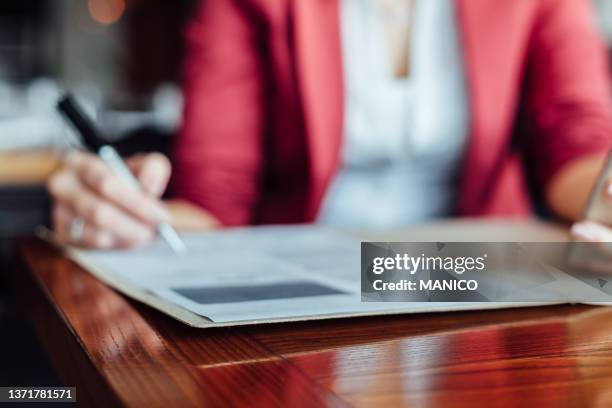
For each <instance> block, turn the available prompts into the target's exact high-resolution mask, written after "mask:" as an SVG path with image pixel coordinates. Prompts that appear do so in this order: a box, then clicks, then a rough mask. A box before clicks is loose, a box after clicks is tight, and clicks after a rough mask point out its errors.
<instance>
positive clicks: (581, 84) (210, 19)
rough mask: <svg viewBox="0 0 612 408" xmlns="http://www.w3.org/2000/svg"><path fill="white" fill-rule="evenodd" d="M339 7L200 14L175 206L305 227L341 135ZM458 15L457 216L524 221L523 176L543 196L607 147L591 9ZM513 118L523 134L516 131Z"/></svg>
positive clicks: (483, 1) (602, 75) (288, 0)
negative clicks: (464, 97) (461, 140)
mask: <svg viewBox="0 0 612 408" xmlns="http://www.w3.org/2000/svg"><path fill="white" fill-rule="evenodd" d="M338 3H339V0H207V1H206V0H205V1H204V2H203V3H202V6H201V7H200V10H199V12H198V14H197V18H195V20H194V22H193V24H192V25H191V26H190V28H189V30H188V33H187V37H188V52H187V59H186V69H185V97H186V105H185V111H184V124H183V127H182V131H181V132H180V136H179V138H178V143H177V146H176V150H175V156H174V161H175V177H174V180H173V187H174V192H175V193H176V195H177V196H179V197H181V198H185V199H188V200H190V201H192V202H194V203H197V204H199V205H201V206H202V207H204V208H206V209H207V210H209V211H211V212H212V213H213V214H214V215H215V216H217V217H218V218H219V219H220V220H221V221H222V222H224V223H225V224H227V225H241V224H250V223H281V222H282V223H289V222H305V221H311V220H313V219H314V217H316V214H317V210H318V208H319V205H320V203H321V199H322V197H323V196H324V194H325V191H326V188H327V186H328V185H329V182H330V180H331V178H332V177H333V175H334V173H335V172H336V171H337V167H338V156H339V155H338V153H339V147H340V144H341V138H342V126H343V125H342V121H343V99H344V93H343V79H342V75H343V74H342V73H343V71H342V61H341V56H342V53H341V44H340V35H339V7H338ZM456 8H457V16H458V22H459V31H460V42H461V46H462V52H463V59H464V64H465V67H466V72H467V74H466V75H467V83H468V94H469V109H470V115H471V117H470V119H471V122H470V123H471V124H470V137H469V146H468V151H467V154H466V158H465V164H464V166H463V169H462V178H461V179H462V182H461V185H460V186H459V193H458V198H457V208H456V210H457V211H456V212H457V214H459V215H504V216H517V215H528V214H530V212H531V201H530V197H529V194H528V191H527V187H526V186H527V180H526V177H525V175H526V174H528V175H529V176H530V179H532V180H533V181H534V182H535V183H537V186H538V189H539V190H540V191H541V190H543V189H544V188H545V187H546V185H547V183H548V182H549V181H550V180H551V178H552V177H553V176H554V175H555V174H556V173H557V171H558V170H559V169H560V168H561V167H563V166H564V165H565V164H566V163H568V162H569V161H570V160H573V159H575V158H577V157H580V156H584V155H587V154H591V153H595V152H598V153H599V152H605V151H607V150H608V149H610V147H611V146H612V118H611V116H612V115H611V109H610V83H609V78H608V66H607V61H606V56H605V51H604V47H603V44H602V42H601V39H600V37H599V36H598V33H597V31H596V28H595V23H594V18H593V10H592V7H591V0H512V1H492V0H456ZM519 112H520V113H521V115H520V116H521V117H523V118H525V119H526V120H525V121H524V123H525V124H526V126H523V127H520V131H518V132H517V131H516V130H517V126H516V124H517V120H516V119H517V117H518V116H519V115H518V114H519ZM441 120H443V118H441ZM513 135H514V136H515V137H513ZM516 136H518V137H516ZM525 170H527V171H525ZM415 199H418V198H415ZM398 205H401V203H398Z"/></svg>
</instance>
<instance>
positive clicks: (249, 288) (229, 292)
mask: <svg viewBox="0 0 612 408" xmlns="http://www.w3.org/2000/svg"><path fill="white" fill-rule="evenodd" d="M173 290H174V291H175V292H177V293H179V294H180V295H182V296H184V297H186V298H187V299H189V300H192V301H194V302H197V303H199V304H201V305H212V304H220V303H235V302H253V301H257V300H275V299H291V298H303V297H314V296H330V295H342V294H346V292H342V291H340V290H338V289H335V288H331V287H329V286H323V285H320V284H318V283H314V282H289V283H285V282H283V283H270V284H265V285H244V286H216V287H211V286H207V287H202V288H173Z"/></svg>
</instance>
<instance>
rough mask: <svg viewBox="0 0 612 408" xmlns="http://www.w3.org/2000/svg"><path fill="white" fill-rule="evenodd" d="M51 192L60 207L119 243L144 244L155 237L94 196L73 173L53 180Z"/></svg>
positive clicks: (150, 228)
mask: <svg viewBox="0 0 612 408" xmlns="http://www.w3.org/2000/svg"><path fill="white" fill-rule="evenodd" d="M50 191H51V192H52V194H53V196H54V197H55V198H56V201H58V202H61V203H63V204H64V205H66V206H68V207H69V208H71V209H72V211H73V212H75V213H76V214H77V215H78V216H81V217H83V218H84V219H85V220H87V221H88V222H89V223H91V224H93V225H94V226H96V227H97V228H99V229H102V230H105V231H108V232H110V233H111V234H113V235H114V236H116V237H118V238H119V239H120V240H122V241H128V242H145V241H149V240H151V239H152V238H153V236H154V227H153V226H152V225H151V224H147V223H143V222H141V221H140V220H139V219H137V218H134V217H132V216H130V215H129V214H127V213H125V212H124V211H122V210H121V209H120V208H118V207H116V206H115V205H113V204H112V203H110V202H108V201H105V200H103V199H101V198H100V197H99V196H96V195H95V194H93V193H92V192H91V191H90V190H88V189H87V188H86V187H85V186H83V185H82V184H81V182H80V180H79V179H78V178H77V177H76V175H75V174H74V173H72V172H68V171H66V172H63V173H60V174H58V175H56V176H54V181H53V182H52V183H51V186H50Z"/></svg>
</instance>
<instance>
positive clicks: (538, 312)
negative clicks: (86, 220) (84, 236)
mask: <svg viewBox="0 0 612 408" xmlns="http://www.w3.org/2000/svg"><path fill="white" fill-rule="evenodd" d="M16 252H17V255H18V262H16V265H15V268H14V274H13V275H12V276H13V278H14V285H15V289H16V290H17V292H18V294H19V297H20V298H21V299H22V300H23V304H24V305H25V306H27V309H28V311H29V315H30V316H31V318H32V320H33V322H34V323H35V325H36V329H37V333H38V336H39V337H40V339H41V341H42V342H43V344H44V345H45V347H46V349H47V351H48V353H49V355H50V357H51V359H52V361H53V363H54V365H55V367H56V369H57V371H58V373H59V374H60V375H61V377H62V378H63V379H64V381H65V382H66V384H67V385H76V386H77V396H78V397H77V398H78V400H79V402H80V403H83V404H87V406H89V405H97V406H105V407H108V406H115V405H127V406H146V407H153V406H165V407H178V406H228V405H239V406H242V405H244V406H254V407H260V406H269V405H270V406H373V407H390V406H402V405H403V406H411V407H412V406H427V407H435V406H443V407H450V406H478V405H483V406H494V407H496V408H497V407H505V406H532V407H553V406H554V407H557V406H567V407H578V406H610V404H612V309H609V308H603V307H587V306H569V305H567V306H556V307H539V308H529V309H520V310H519V309H517V310H499V311H487V312H469V313H445V314H435V315H420V316H417V315H413V316H394V317H382V318H381V317H376V318H359V319H345V320H335V321H324V322H309V323H296V324H282V325H271V326H257V327H240V328H234V329H212V330H197V329H192V328H189V327H187V326H185V325H182V324H181V323H179V322H176V321H173V320H172V319H170V318H168V317H166V316H164V315H162V314H160V313H158V312H156V311H154V310H152V309H150V308H148V307H146V306H143V305H141V304H138V303H136V302H133V301H131V300H129V299H127V298H125V297H124V296H122V295H120V294H119V293H117V292H115V291H114V290H112V289H110V288H109V287H107V286H105V285H104V284H102V283H100V282H99V281H97V280H96V279H95V278H93V277H92V276H90V275H89V274H88V273H87V272H85V271H83V270H82V269H81V268H79V267H78V266H77V265H75V264H74V263H72V262H71V261H69V260H67V259H66V258H64V257H63V256H62V255H60V254H59V253H58V252H56V251H55V250H54V249H52V248H50V247H49V246H48V245H46V244H45V243H43V242H41V241H38V240H36V239H27V240H22V241H20V242H19V243H18V246H17V250H16Z"/></svg>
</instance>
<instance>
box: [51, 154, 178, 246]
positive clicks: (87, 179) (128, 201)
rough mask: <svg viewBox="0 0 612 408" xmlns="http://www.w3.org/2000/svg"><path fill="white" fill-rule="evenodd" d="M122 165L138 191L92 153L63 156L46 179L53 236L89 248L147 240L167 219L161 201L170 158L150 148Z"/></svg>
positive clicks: (168, 176) (166, 212)
mask: <svg viewBox="0 0 612 408" xmlns="http://www.w3.org/2000/svg"><path fill="white" fill-rule="evenodd" d="M127 164H128V166H129V167H130V169H131V170H132V172H133V173H134V175H135V176H136V178H137V179H138V180H139V181H140V183H141V185H142V187H143V188H142V191H137V190H136V189H134V188H132V187H131V186H129V185H128V184H127V183H126V182H124V181H123V180H122V179H120V178H119V177H118V176H117V175H116V174H115V173H114V172H113V171H112V170H110V169H109V168H108V167H107V166H106V165H105V164H104V162H102V160H101V159H100V158H98V157H97V156H95V155H92V154H89V153H83V152H71V153H69V154H68V155H67V156H66V158H65V160H64V163H63V166H62V168H61V169H60V170H59V171H58V172H56V173H55V174H54V175H53V176H52V177H51V178H50V180H49V182H48V189H49V192H50V193H51V196H52V198H53V213H52V218H53V229H54V231H55V233H56V235H57V237H58V239H60V240H61V241H62V242H65V243H70V244H73V245H79V246H85V247H90V248H129V247H134V246H139V245H142V244H144V243H146V242H148V241H151V240H152V239H153V238H154V237H155V226H156V225H157V224H158V223H160V222H169V221H170V218H171V217H170V213H169V212H168V210H167V209H166V207H165V206H164V204H163V203H162V202H161V200H160V197H161V195H162V193H163V192H164V190H165V189H166V185H167V184H168V179H169V178H170V162H169V160H168V159H167V158H166V157H165V156H163V155H161V154H158V153H152V154H146V155H138V156H135V157H132V158H130V159H129V160H127Z"/></svg>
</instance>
